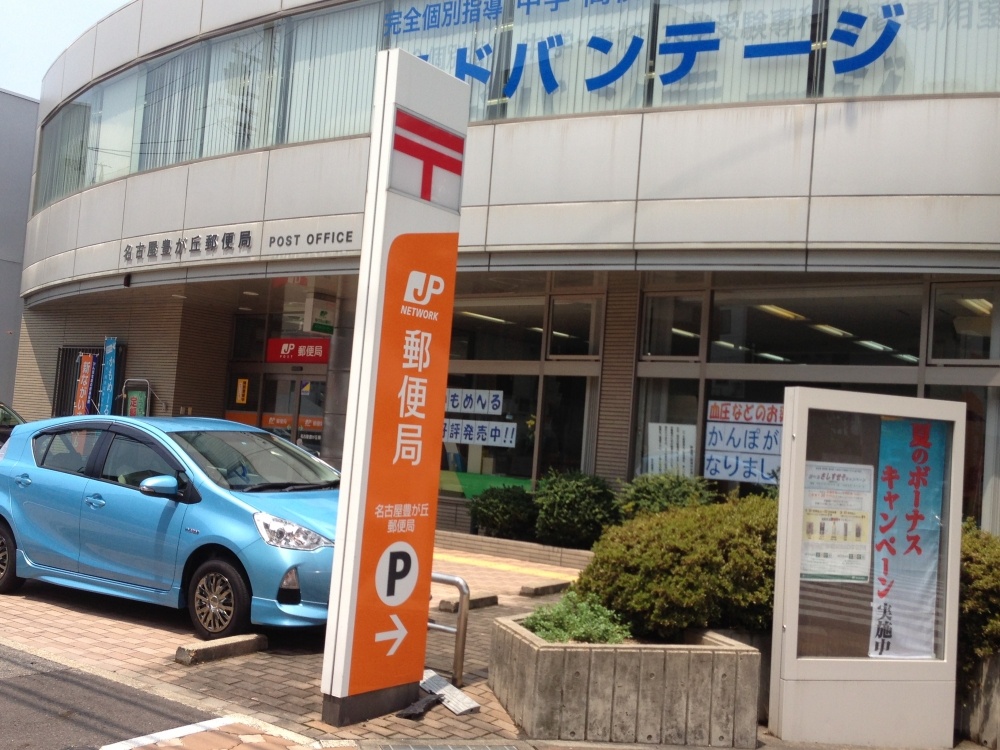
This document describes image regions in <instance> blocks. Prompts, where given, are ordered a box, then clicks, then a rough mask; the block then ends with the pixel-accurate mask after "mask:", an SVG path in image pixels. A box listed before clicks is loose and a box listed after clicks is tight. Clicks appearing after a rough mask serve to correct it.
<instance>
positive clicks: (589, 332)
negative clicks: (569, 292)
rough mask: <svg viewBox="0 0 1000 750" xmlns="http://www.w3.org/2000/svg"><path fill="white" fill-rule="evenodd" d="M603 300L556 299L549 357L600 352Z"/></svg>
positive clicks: (578, 355)
mask: <svg viewBox="0 0 1000 750" xmlns="http://www.w3.org/2000/svg"><path fill="white" fill-rule="evenodd" d="M601 308H602V300H600V299H596V298H591V299H568V298H559V297H557V298H555V299H553V300H552V325H551V327H550V334H549V356H550V357H596V356H598V355H599V354H600V353H601V336H600V331H601V314H600V312H601Z"/></svg>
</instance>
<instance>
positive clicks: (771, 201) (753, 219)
mask: <svg viewBox="0 0 1000 750" xmlns="http://www.w3.org/2000/svg"><path fill="white" fill-rule="evenodd" d="M808 211H809V203H808V200H807V199H805V198H758V199H720V200H686V201H642V202H641V203H640V204H639V210H638V212H637V214H636V222H635V242H636V245H637V246H656V245H674V244H684V245H690V244H694V243H706V244H718V243H726V244H741V243H746V244H751V243H752V244H773V245H776V246H787V245H789V244H799V245H803V244H804V243H805V240H806V227H807V224H806V221H807V218H808Z"/></svg>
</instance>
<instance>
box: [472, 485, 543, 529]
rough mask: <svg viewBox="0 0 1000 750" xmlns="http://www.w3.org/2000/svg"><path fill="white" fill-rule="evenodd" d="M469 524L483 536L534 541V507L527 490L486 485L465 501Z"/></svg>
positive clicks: (535, 518) (536, 514) (536, 517)
mask: <svg viewBox="0 0 1000 750" xmlns="http://www.w3.org/2000/svg"><path fill="white" fill-rule="evenodd" d="M469 514H470V515H471V516H472V524H473V526H474V527H475V528H476V529H477V530H478V531H479V532H480V533H481V534H484V535H485V536H496V537H501V538H503V539H517V540H520V541H523V542H532V541H534V540H535V522H536V521H537V520H538V508H537V506H536V505H535V500H534V498H533V497H532V496H531V493H529V492H528V491H527V490H525V489H524V488H523V487H520V486H517V485H509V486H499V487H488V488H487V489H485V490H483V492H482V493H481V494H480V495H479V496H478V497H474V498H472V499H471V500H470V501H469Z"/></svg>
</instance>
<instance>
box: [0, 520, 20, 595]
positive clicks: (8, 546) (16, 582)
mask: <svg viewBox="0 0 1000 750" xmlns="http://www.w3.org/2000/svg"><path fill="white" fill-rule="evenodd" d="M16 567H17V543H16V542H15V541H14V534H13V533H11V530H10V529H8V528H7V525H6V524H4V523H0V594H9V593H10V592H11V591H16V590H17V589H19V588H21V584H23V583H24V579H23V578H18V577H17V576H16V575H14V571H15V569H16Z"/></svg>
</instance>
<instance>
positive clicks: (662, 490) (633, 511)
mask: <svg viewBox="0 0 1000 750" xmlns="http://www.w3.org/2000/svg"><path fill="white" fill-rule="evenodd" d="M716 500H718V494H717V493H716V491H715V486H714V485H713V484H712V483H711V482H709V481H708V480H706V479H705V478H704V477H686V476H682V475H680V474H641V475H639V476H637V477H636V478H635V479H633V480H632V481H631V482H629V483H628V484H626V485H624V486H623V487H622V488H621V489H620V490H619V491H618V494H617V495H616V496H615V501H616V502H617V504H618V510H619V512H620V513H621V517H622V519H623V520H628V519H630V518H635V517H636V516H639V515H642V514H643V513H659V512H661V511H664V510H667V509H668V508H676V507H679V506H684V505H708V504H709V503H713V502H715V501H716Z"/></svg>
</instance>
